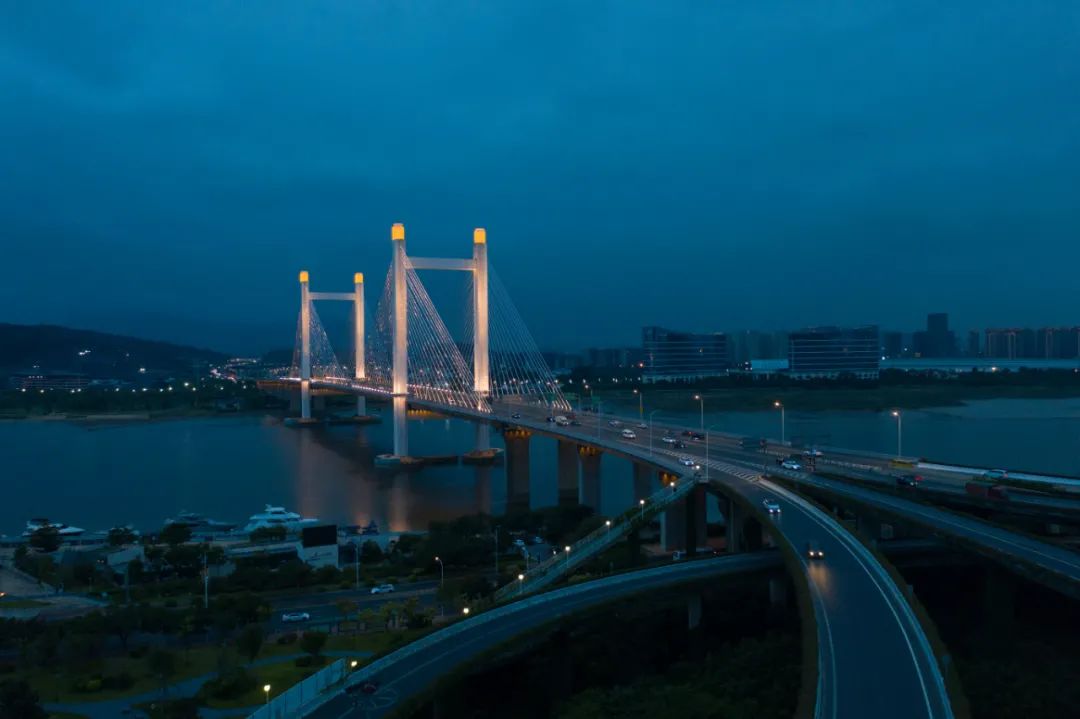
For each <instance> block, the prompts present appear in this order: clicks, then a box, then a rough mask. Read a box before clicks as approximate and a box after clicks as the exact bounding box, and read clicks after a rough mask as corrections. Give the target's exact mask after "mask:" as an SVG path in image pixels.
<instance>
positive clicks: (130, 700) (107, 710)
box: [44, 651, 372, 719]
mask: <svg viewBox="0 0 1080 719" xmlns="http://www.w3.org/2000/svg"><path fill="white" fill-rule="evenodd" d="M306 656H307V655H306V654H284V655H280V656H276V657H265V658H263V659H256V660H255V661H253V662H251V663H249V664H245V665H244V667H245V668H248V669H254V668H258V667H262V666H266V665H268V664H279V663H282V662H291V661H294V660H296V659H299V658H300V657H306ZM323 656H327V657H359V658H367V657H370V656H372V652H365V651H355V652H350V651H330V652H323ZM214 676H215V675H214V674H213V673H210V674H203V675H201V676H197V677H192V678H190V679H184V680H183V681H179V682H176V683H174V684H170V685H169V688H168V694H167V695H165V696H162V693H161V692H160V691H152V692H143V693H142V694H135V695H132V696H129V697H122V698H120V699H109V700H106V701H100V702H95V701H86V702H78V703H75V704H45V705H44V706H45V709H46V711H50V712H70V713H72V714H80V715H82V716H85V717H88V718H89V719H122V717H126V716H132V717H138V716H142V713H141V712H139V711H137V710H136V709H135V705H136V704H146V703H147V702H152V701H158V700H161V699H183V698H185V697H192V696H195V694H196V693H198V691H199V689H200V688H201V687H202V685H203V684H205V683H206V682H207V680H209V679H212V678H213V677H214ZM258 708H259V705H255V706H252V707H239V708H236V709H211V708H209V707H201V708H200V709H199V716H201V717H204V718H205V719H225V718H226V717H236V716H247V715H248V714H250V713H251V712H253V711H255V710H256V709H258ZM125 711H127V712H129V713H128V714H125V713H124V712H125Z"/></svg>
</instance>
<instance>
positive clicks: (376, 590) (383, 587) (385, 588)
mask: <svg viewBox="0 0 1080 719" xmlns="http://www.w3.org/2000/svg"><path fill="white" fill-rule="evenodd" d="M393 591H394V585H393V584H380V585H379V586H377V587H372V588H371V593H372V594H390V593H391V592H393Z"/></svg>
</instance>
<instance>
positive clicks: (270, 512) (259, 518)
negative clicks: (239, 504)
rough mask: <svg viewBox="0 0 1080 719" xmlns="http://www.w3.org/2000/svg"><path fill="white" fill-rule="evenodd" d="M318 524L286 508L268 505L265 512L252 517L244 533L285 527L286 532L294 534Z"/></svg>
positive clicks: (316, 521)
mask: <svg viewBox="0 0 1080 719" xmlns="http://www.w3.org/2000/svg"><path fill="white" fill-rule="evenodd" d="M318 523H319V520H318V519H313V518H311V517H301V516H300V515H299V514H297V513H296V512H290V511H288V510H287V509H285V508H284V507H275V506H273V505H271V504H268V505H266V508H265V509H263V511H261V512H259V513H258V514H253V515H251V517H250V519H249V521H248V523H247V525H246V526H245V527H244V531H245V532H247V533H250V532H254V531H255V530H256V529H263V528H267V527H284V528H285V531H287V532H293V531H296V530H298V529H302V528H304V527H309V526H311V525H313V524H318Z"/></svg>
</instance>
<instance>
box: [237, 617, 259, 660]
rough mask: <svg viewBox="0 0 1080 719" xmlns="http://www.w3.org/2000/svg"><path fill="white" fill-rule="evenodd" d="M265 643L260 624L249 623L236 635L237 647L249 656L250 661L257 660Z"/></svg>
mask: <svg viewBox="0 0 1080 719" xmlns="http://www.w3.org/2000/svg"><path fill="white" fill-rule="evenodd" d="M262 644H263V629H262V626H261V625H259V624H249V625H247V626H246V627H244V629H243V631H241V632H240V634H239V635H238V636H237V637H236V648H237V649H239V650H240V651H241V652H243V653H244V655H245V656H247V658H248V661H249V662H253V661H255V657H257V656H259V650H260V649H262Z"/></svg>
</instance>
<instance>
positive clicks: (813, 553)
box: [806, 540, 825, 559]
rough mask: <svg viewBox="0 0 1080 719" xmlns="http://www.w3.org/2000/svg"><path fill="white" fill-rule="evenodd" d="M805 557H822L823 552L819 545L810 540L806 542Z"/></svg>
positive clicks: (823, 556)
mask: <svg viewBox="0 0 1080 719" xmlns="http://www.w3.org/2000/svg"><path fill="white" fill-rule="evenodd" d="M806 558H807V559H824V558H825V552H824V551H823V550H822V549H821V545H820V544H818V543H817V542H815V541H814V540H810V541H809V542H807V543H806Z"/></svg>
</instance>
